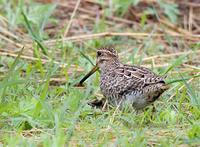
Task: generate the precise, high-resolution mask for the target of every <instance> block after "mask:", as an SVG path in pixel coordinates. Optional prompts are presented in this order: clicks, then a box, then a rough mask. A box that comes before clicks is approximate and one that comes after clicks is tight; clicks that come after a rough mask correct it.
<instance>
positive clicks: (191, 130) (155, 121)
mask: <svg viewBox="0 0 200 147" xmlns="http://www.w3.org/2000/svg"><path fill="white" fill-rule="evenodd" d="M22 2H23V1H21V3H20V4H16V3H15V2H14V1H10V2H8V3H6V1H4V0H2V1H1V0H0V4H1V8H2V10H1V13H2V14H3V16H4V17H5V18H6V19H7V20H8V28H9V29H10V31H11V32H12V31H14V30H15V28H18V27H19V28H20V27H22V26H23V27H24V28H23V27H22V28H23V29H25V30H24V31H25V32H26V35H27V34H29V39H32V41H33V43H32V44H29V45H30V46H31V49H30V48H28V47H26V45H27V44H25V47H24V49H23V53H25V52H26V51H28V50H32V51H33V56H34V57H37V58H39V59H38V60H37V61H32V62H30V61H28V60H25V59H23V58H21V56H22V55H21V52H18V57H16V58H13V57H8V56H0V128H1V129H0V144H3V145H5V146H47V147H48V146H58V147H59V146H66V145H69V146H147V145H149V146H154V145H155V146H178V145H189V146H190V145H191V146H198V145H200V91H199V90H200V89H199V87H200V84H199V83H200V79H199V77H196V78H195V79H193V80H191V81H190V82H188V80H182V81H179V82H176V83H172V84H171V88H170V89H169V90H168V91H166V92H165V93H164V94H163V96H162V97H161V98H160V99H159V100H158V101H156V102H155V107H156V112H154V113H152V109H153V108H152V107H151V106H150V107H149V109H148V110H144V111H141V112H136V111H135V110H130V109H129V110H124V111H120V110H118V109H116V108H112V109H109V110H107V111H102V110H100V109H96V108H92V107H90V106H89V105H88V104H87V102H88V101H89V100H91V99H93V98H96V97H98V96H99V94H100V89H99V73H96V74H95V75H93V76H92V77H90V79H88V80H87V82H86V88H85V89H77V88H75V87H73V84H75V83H77V82H78V81H79V80H80V79H81V78H82V77H83V75H84V74H85V72H87V71H89V70H90V69H91V68H92V63H95V49H96V48H98V47H101V46H104V45H115V46H116V48H117V50H118V51H119V52H124V51H126V50H128V49H129V50H130V49H132V50H130V52H129V53H126V54H125V55H122V56H120V58H121V59H122V61H123V62H131V64H136V65H146V64H148V65H150V68H151V69H152V70H153V71H154V72H156V73H160V74H165V73H168V75H169V76H168V78H167V80H168V81H173V80H176V79H184V78H185V77H191V78H192V77H194V76H195V75H197V73H199V72H200V66H199V65H195V64H194V65H193V66H194V67H195V68H186V67H185V66H183V63H190V62H192V61H198V60H199V57H200V55H199V53H196V52H197V51H198V50H199V43H198V42H197V43H194V44H189V45H188V44H187V42H186V41H185V40H184V39H182V38H180V40H181V41H180V43H179V44H178V45H179V46H184V48H183V50H179V48H178V49H177V48H176V51H177V50H178V52H183V51H190V50H191V51H192V50H193V53H191V54H184V55H180V56H178V57H177V56H172V57H169V58H163V59H162V58H161V59H159V61H158V62H157V61H156V60H155V62H156V64H161V65H163V66H161V67H154V64H153V62H152V60H147V61H145V60H144V59H145V57H148V56H153V55H163V54H165V53H166V52H165V50H164V49H165V46H164V44H162V42H159V41H157V40H156V38H153V37H151V36H150V37H147V38H146V39H143V40H139V41H138V40H136V39H133V38H128V37H105V38H99V39H91V40H87V41H84V43H83V42H76V43H75V42H72V41H68V42H64V44H62V43H60V42H58V43H56V45H54V46H48V45H46V46H43V45H44V44H43V43H44V42H43V41H44V40H48V39H51V38H50V37H49V36H48V35H47V34H46V33H45V31H44V25H45V24H46V23H47V22H49V21H50V22H51V21H53V22H54V23H56V21H55V18H53V17H50V14H52V13H53V10H54V8H55V6H54V5H53V6H52V5H47V6H41V5H40V4H35V3H31V6H29V7H28V8H29V9H27V7H25V5H24V4H23V3H22ZM19 5H20V7H18V6H19ZM167 7H169V6H168V5H167ZM173 9H174V7H173ZM22 10H24V11H23V13H22ZM25 10H26V11H25ZM34 10H35V11H34ZM36 10H37V11H36ZM39 10H40V11H39ZM45 10H46V11H45ZM31 11H34V12H35V13H36V14H35V16H37V15H39V14H37V12H38V13H42V14H44V16H46V17H45V20H44V21H42V20H43V19H42V18H40V19H39V20H37V19H36V18H37V17H31V16H30V15H31V13H29V12H31ZM47 20H48V21H47ZM35 23H36V24H35ZM96 23H97V24H95V25H94V28H93V33H95V32H101V31H104V30H109V29H110V28H109V26H108V25H107V24H106V23H105V22H104V21H100V22H99V23H98V22H96ZM58 25H59V24H58ZM13 26H14V28H13ZM33 29H34V30H35V32H33ZM113 29H115V30H117V28H113ZM145 29H146V30H149V26H146V25H145V24H144V28H141V30H145ZM130 30H131V29H129V28H123V30H119V31H122V32H123V31H124V32H128V31H130ZM136 31H138V32H139V31H140V30H136ZM60 32H61V33H58V34H57V36H56V38H60V37H61V36H62V33H63V32H62V30H60ZM141 32H142V31H141ZM165 37H166V38H167V39H166V40H165V41H166V42H167V44H169V46H168V47H169V48H170V49H171V50H170V51H173V49H174V48H175V47H174V46H173V44H172V43H171V41H173V40H174V39H176V38H175V37H172V36H165ZM22 42H23V41H22ZM141 44H143V47H142V49H141V48H140V45H141ZM186 44H187V45H186ZM0 46H1V48H4V49H5V50H14V49H15V48H14V47H12V46H11V47H10V46H9V45H7V43H6V42H5V40H3V39H2V40H1V41H0ZM40 49H43V50H40ZM18 50H21V48H18ZM31 56H32V55H31ZM41 58H45V59H48V60H49V62H47V63H45V64H43V63H42V60H41ZM157 60H158V59H157ZM53 61H58V62H60V63H65V64H67V65H68V66H67V67H60V66H59V64H56V63H55V62H53ZM166 62H168V63H169V65H168V66H167V67H166V66H164V63H166ZM72 64H73V65H75V66H76V67H75V68H73V69H71V68H70V67H71V65H72ZM77 68H81V69H84V71H85V72H81V73H80V72H78V71H77ZM55 77H63V78H64V80H65V81H66V82H65V83H64V84H58V85H57V84H55V83H52V82H51V79H52V78H55ZM191 78H189V79H191ZM172 96H173V97H172Z"/></svg>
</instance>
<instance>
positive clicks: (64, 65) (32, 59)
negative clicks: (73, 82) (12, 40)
mask: <svg viewBox="0 0 200 147" xmlns="http://www.w3.org/2000/svg"><path fill="white" fill-rule="evenodd" d="M0 55H1V56H10V57H17V54H14V53H10V52H1V51H0ZM20 58H21V59H26V60H31V61H41V62H42V63H43V64H45V63H50V62H53V63H54V64H57V65H58V66H59V67H60V68H64V67H67V66H68V64H65V63H60V62H58V61H51V60H46V59H39V58H35V57H30V56H25V55H21V56H20ZM70 67H72V68H76V67H77V66H76V65H70ZM76 70H77V71H78V72H82V71H84V70H83V69H82V68H76Z"/></svg>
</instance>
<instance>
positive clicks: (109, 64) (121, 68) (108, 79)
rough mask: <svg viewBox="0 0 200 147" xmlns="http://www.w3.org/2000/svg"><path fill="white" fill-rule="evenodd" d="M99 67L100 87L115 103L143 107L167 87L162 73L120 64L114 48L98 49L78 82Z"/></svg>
mask: <svg viewBox="0 0 200 147" xmlns="http://www.w3.org/2000/svg"><path fill="white" fill-rule="evenodd" d="M98 68H99V69H100V72H101V73H100V74H101V77H100V89H101V92H102V93H103V95H104V96H105V97H106V99H107V100H108V103H110V104H111V105H114V106H119V105H120V106H121V105H123V104H131V105H132V106H133V107H134V108H135V109H142V108H144V107H146V106H147V105H149V104H151V103H153V102H154V101H155V100H157V99H158V98H159V97H160V95H161V94H162V93H163V92H164V91H165V90H167V89H168V86H167V84H165V81H164V77H161V76H158V75H156V74H155V73H153V72H152V71H151V70H149V69H147V68H144V67H139V66H134V65H126V64H122V63H121V62H120V61H119V58H118V54H117V52H116V50H115V49H114V48H111V47H108V48H100V49H98V50H97V60H96V66H95V67H94V68H93V69H92V70H91V71H90V72H89V73H88V74H87V75H86V76H85V77H84V78H83V79H82V80H81V81H80V83H79V85H82V83H83V82H84V81H85V80H86V79H87V78H88V77H89V76H90V75H92V74H93V73H94V72H95V71H96V70H97V69H98Z"/></svg>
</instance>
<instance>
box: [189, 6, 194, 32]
mask: <svg viewBox="0 0 200 147" xmlns="http://www.w3.org/2000/svg"><path fill="white" fill-rule="evenodd" d="M188 23H189V32H191V33H192V24H193V7H192V6H190V7H189V22H188Z"/></svg>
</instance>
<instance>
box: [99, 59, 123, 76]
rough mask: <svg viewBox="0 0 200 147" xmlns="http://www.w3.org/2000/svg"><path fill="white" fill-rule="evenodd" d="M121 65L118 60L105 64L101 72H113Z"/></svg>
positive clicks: (101, 66) (101, 67)
mask: <svg viewBox="0 0 200 147" xmlns="http://www.w3.org/2000/svg"><path fill="white" fill-rule="evenodd" d="M119 65H120V62H119V61H118V60H114V61H109V62H105V63H103V64H102V65H100V71H101V72H102V73H107V72H110V71H113V70H114V69H115V68H116V67H118V66H119Z"/></svg>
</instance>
